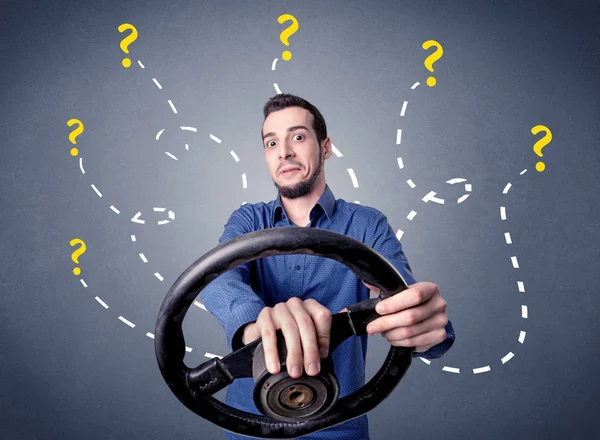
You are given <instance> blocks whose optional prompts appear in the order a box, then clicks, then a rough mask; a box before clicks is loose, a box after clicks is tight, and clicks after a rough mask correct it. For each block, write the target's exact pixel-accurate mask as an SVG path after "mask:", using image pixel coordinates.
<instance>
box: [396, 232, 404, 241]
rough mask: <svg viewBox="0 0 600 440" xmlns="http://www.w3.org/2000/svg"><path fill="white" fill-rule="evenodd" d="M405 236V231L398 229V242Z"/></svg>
mask: <svg viewBox="0 0 600 440" xmlns="http://www.w3.org/2000/svg"><path fill="white" fill-rule="evenodd" d="M403 235H404V231H403V230H402V229H398V232H396V238H397V239H398V241H400V239H401V238H402V236H403Z"/></svg>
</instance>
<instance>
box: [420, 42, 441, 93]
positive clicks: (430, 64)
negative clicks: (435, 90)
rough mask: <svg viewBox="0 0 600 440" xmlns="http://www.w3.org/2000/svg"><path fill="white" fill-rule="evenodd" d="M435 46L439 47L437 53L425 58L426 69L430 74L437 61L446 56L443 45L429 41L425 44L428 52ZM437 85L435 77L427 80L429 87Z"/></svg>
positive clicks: (424, 47) (424, 46)
mask: <svg viewBox="0 0 600 440" xmlns="http://www.w3.org/2000/svg"><path fill="white" fill-rule="evenodd" d="M433 46H435V47H437V49H436V51H435V52H433V53H432V54H431V55H429V56H428V57H427V58H425V67H427V70H429V71H430V72H433V63H435V62H436V61H437V60H439V59H440V58H442V55H443V54H444V49H442V45H441V44H440V43H438V42H437V41H435V40H427V41H426V42H424V43H423V49H424V50H427V49H429V48H430V47H433ZM435 83H436V81H435V78H434V77H433V76H430V77H429V78H427V85H428V86H429V87H433V86H435Z"/></svg>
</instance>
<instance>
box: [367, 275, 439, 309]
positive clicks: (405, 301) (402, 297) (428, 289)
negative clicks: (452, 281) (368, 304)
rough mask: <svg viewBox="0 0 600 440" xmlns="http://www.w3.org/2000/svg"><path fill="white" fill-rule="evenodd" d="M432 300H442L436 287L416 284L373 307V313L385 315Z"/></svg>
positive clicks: (422, 283) (427, 283)
mask: <svg viewBox="0 0 600 440" xmlns="http://www.w3.org/2000/svg"><path fill="white" fill-rule="evenodd" d="M433 298H437V299H442V298H441V296H440V293H439V287H438V286H437V285H435V284H433V283H429V282H421V283H416V284H413V285H411V286H410V287H409V288H408V289H406V290H403V291H402V292H399V293H397V294H396V295H392V296H390V297H389V298H386V299H384V300H383V301H381V302H379V303H378V304H377V305H376V306H375V311H376V312H377V313H379V314H380V315H387V314H389V313H395V312H399V311H401V310H405V309H408V308H410V307H415V306H418V305H420V304H423V303H426V302H427V301H430V300H431V299H433ZM442 301H443V299H442Z"/></svg>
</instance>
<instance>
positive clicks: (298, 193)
mask: <svg viewBox="0 0 600 440" xmlns="http://www.w3.org/2000/svg"><path fill="white" fill-rule="evenodd" d="M323 161H324V159H323V156H321V154H320V150H319V165H318V166H317V169H316V170H315V172H314V173H312V175H311V176H309V177H308V179H306V180H303V181H301V182H298V183H295V184H292V185H289V186H281V185H278V184H277V182H275V180H273V183H274V184H275V188H277V191H279V194H280V195H281V197H286V198H288V199H296V198H298V197H303V196H305V195H306V194H308V193H310V192H311V191H312V190H313V188H314V187H315V185H316V184H317V179H318V178H319V175H320V174H321V168H323Z"/></svg>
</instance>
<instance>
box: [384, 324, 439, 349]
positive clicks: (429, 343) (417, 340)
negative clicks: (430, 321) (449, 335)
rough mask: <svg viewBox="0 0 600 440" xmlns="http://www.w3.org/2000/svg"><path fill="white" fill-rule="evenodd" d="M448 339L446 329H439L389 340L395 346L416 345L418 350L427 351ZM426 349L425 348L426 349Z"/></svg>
mask: <svg viewBox="0 0 600 440" xmlns="http://www.w3.org/2000/svg"><path fill="white" fill-rule="evenodd" d="M445 339H446V329H437V330H434V331H431V332H427V333H423V334H422V335H418V336H415V337H413V338H407V339H399V340H393V341H389V342H390V344H392V345H393V346H395V347H415V348H419V349H418V350H415V351H417V352H421V351H425V350H426V349H428V348H431V347H433V346H434V345H437V344H439V343H440V342H442V341H444V340H445ZM424 349H425V350H424Z"/></svg>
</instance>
